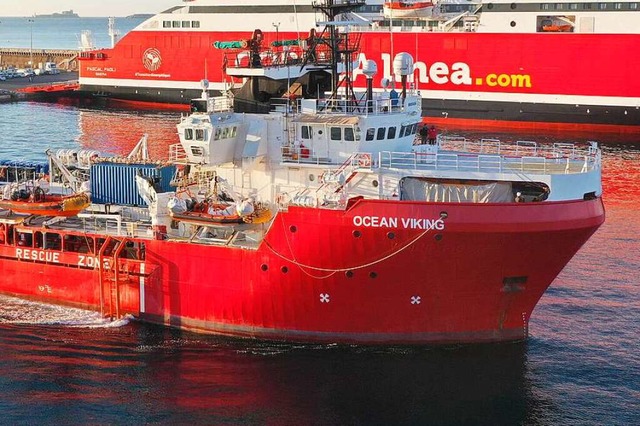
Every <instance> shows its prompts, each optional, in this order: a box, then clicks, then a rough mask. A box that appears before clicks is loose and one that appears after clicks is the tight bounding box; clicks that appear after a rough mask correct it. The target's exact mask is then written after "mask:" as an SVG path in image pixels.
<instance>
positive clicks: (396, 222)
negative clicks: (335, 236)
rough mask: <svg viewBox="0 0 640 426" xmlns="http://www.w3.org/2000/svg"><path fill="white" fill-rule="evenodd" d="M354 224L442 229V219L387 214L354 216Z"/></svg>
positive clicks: (368, 226)
mask: <svg viewBox="0 0 640 426" xmlns="http://www.w3.org/2000/svg"><path fill="white" fill-rule="evenodd" d="M353 225H354V226H364V227H366V228H405V229H422V230H426V231H428V230H431V229H435V230H437V231H442V230H443V229H444V220H442V219H440V218H439V219H426V218H415V217H387V216H354V217H353Z"/></svg>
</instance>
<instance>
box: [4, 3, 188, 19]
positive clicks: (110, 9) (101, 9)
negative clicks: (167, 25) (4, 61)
mask: <svg viewBox="0 0 640 426" xmlns="http://www.w3.org/2000/svg"><path fill="white" fill-rule="evenodd" d="M181 3H182V2H181V0H107V1H104V0H55V1H53V0H23V1H21V0H0V16H33V15H34V14H42V13H55V12H61V11H63V10H69V9H73V11H74V12H75V13H77V14H78V15H80V16H87V17H88V16H128V15H132V14H134V13H152V14H156V13H158V12H161V11H163V10H165V9H168V8H169V7H171V6H176V5H179V4H181Z"/></svg>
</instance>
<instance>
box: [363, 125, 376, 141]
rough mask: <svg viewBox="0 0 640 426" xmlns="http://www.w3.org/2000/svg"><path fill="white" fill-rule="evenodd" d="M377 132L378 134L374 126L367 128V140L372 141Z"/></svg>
mask: <svg viewBox="0 0 640 426" xmlns="http://www.w3.org/2000/svg"><path fill="white" fill-rule="evenodd" d="M375 134H376V129H375V128H373V127H369V128H368V129H367V135H366V136H365V140H368V141H372V140H373V137H374V136H375Z"/></svg>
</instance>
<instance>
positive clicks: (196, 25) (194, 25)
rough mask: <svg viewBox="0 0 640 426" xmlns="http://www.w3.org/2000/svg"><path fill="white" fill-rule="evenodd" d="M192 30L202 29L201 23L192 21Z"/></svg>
mask: <svg viewBox="0 0 640 426" xmlns="http://www.w3.org/2000/svg"><path fill="white" fill-rule="evenodd" d="M191 28H200V21H191Z"/></svg>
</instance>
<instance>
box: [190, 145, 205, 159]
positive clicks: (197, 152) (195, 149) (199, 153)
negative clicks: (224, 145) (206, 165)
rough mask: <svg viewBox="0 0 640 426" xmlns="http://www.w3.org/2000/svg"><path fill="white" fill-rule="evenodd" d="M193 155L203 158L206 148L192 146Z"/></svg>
mask: <svg viewBox="0 0 640 426" xmlns="http://www.w3.org/2000/svg"><path fill="white" fill-rule="evenodd" d="M191 153H192V154H193V155H195V156H196V157H202V156H203V155H204V148H202V147H201V146H192V147H191Z"/></svg>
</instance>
